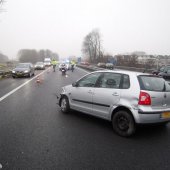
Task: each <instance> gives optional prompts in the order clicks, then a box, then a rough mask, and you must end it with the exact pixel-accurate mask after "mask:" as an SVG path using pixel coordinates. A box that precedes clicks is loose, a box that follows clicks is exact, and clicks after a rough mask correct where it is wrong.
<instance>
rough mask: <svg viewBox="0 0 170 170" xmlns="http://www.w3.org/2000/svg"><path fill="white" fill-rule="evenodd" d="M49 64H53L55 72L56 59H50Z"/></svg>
mask: <svg viewBox="0 0 170 170" xmlns="http://www.w3.org/2000/svg"><path fill="white" fill-rule="evenodd" d="M51 64H52V65H53V71H54V72H55V68H56V65H57V61H56V60H55V59H53V60H52V62H51Z"/></svg>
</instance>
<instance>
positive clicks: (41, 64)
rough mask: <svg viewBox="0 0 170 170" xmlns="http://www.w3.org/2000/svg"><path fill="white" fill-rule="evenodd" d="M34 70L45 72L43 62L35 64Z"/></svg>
mask: <svg viewBox="0 0 170 170" xmlns="http://www.w3.org/2000/svg"><path fill="white" fill-rule="evenodd" d="M34 68H35V70H45V64H44V63H43V62H36V64H35V65H34Z"/></svg>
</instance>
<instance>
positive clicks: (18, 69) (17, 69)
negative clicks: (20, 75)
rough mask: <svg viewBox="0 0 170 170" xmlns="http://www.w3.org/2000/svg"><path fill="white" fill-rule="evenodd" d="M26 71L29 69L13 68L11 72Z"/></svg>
mask: <svg viewBox="0 0 170 170" xmlns="http://www.w3.org/2000/svg"><path fill="white" fill-rule="evenodd" d="M26 70H28V71H30V69H29V68H15V69H14V70H13V71H26Z"/></svg>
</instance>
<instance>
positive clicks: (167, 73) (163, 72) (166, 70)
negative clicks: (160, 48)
mask: <svg viewBox="0 0 170 170" xmlns="http://www.w3.org/2000/svg"><path fill="white" fill-rule="evenodd" d="M152 74H154V75H159V76H162V77H163V78H164V79H166V80H167V79H170V65H166V66H162V67H160V68H159V69H158V70H154V71H153V72H152Z"/></svg>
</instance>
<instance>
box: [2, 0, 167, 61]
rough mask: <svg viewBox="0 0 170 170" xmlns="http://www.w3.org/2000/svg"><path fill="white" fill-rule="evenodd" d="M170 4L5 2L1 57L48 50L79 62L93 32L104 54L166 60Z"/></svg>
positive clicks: (155, 0)
mask: <svg viewBox="0 0 170 170" xmlns="http://www.w3.org/2000/svg"><path fill="white" fill-rule="evenodd" d="M169 7H170V1H169V0H60V1H59V0H48V1H45V0H29V1H28V0H13V1H12V0H6V3H5V4H4V5H3V8H4V9H5V10H6V12H2V13H0V51H1V52H2V53H3V54H5V55H7V56H8V57H9V58H15V57H16V56H17V52H18V50H20V49H37V50H39V49H50V50H52V51H54V52H57V53H58V54H59V56H60V57H68V56H70V55H75V56H82V52H81V48H82V42H83V38H84V37H85V36H86V35H87V34H88V33H89V32H90V31H92V30H93V29H95V28H98V29H99V30H100V33H101V35H102V43H103V47H104V51H105V52H106V53H110V54H112V55H115V54H118V53H125V52H133V51H145V52H146V53H147V54H162V55H166V54H167V55H169V54H170V10H169Z"/></svg>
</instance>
